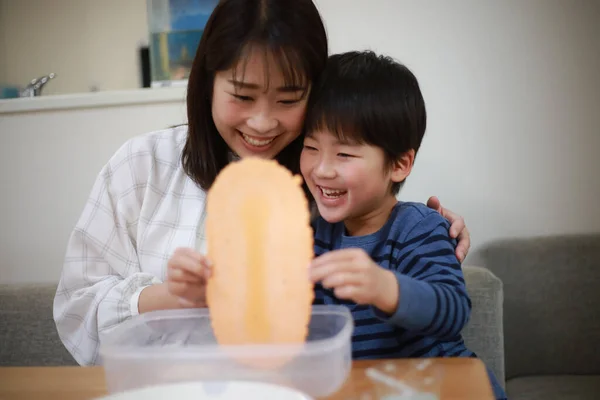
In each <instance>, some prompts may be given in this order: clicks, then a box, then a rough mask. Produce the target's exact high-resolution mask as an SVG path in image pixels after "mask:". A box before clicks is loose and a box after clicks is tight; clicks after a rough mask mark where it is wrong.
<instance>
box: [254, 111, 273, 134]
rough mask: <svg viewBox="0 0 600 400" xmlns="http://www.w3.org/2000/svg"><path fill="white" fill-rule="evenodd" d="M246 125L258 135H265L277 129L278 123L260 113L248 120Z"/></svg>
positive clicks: (266, 114)
mask: <svg viewBox="0 0 600 400" xmlns="http://www.w3.org/2000/svg"><path fill="white" fill-rule="evenodd" d="M247 124H248V126H249V127H250V128H251V129H252V130H254V131H256V132H258V133H267V132H269V131H272V130H273V129H275V128H277V125H278V121H277V119H276V118H274V117H272V116H271V115H269V114H268V113H265V112H261V113H258V114H256V115H253V116H252V117H250V118H248V121H247Z"/></svg>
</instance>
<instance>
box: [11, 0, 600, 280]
mask: <svg viewBox="0 0 600 400" xmlns="http://www.w3.org/2000/svg"><path fill="white" fill-rule="evenodd" d="M318 5H319V7H320V9H321V11H322V13H323V16H324V18H325V21H326V24H327V28H328V31H329V34H330V40H331V47H332V51H333V52H339V51H344V50H349V49H353V48H372V49H375V50H377V51H381V52H385V53H389V54H390V55H392V56H394V57H397V58H398V59H400V60H402V61H404V62H405V63H406V64H408V66H409V67H410V68H412V70H413V71H414V72H415V74H416V75H417V77H418V78H419V80H420V82H421V84H422V88H423V92H424V96H425V98H426V101H427V106H428V112H429V123H428V131H427V134H426V139H425V141H424V144H423V147H422V149H421V151H420V153H419V155H418V157H417V162H416V168H415V170H414V173H413V175H411V177H410V178H409V181H408V182H407V185H406V186H405V189H404V191H403V193H402V197H403V198H405V199H410V200H418V201H425V200H426V199H427V198H428V197H429V196H430V195H438V196H439V197H440V198H441V200H442V202H443V204H444V205H445V206H447V207H449V208H451V209H452V210H454V211H456V212H458V213H460V214H462V215H463V216H464V217H465V218H466V221H467V224H468V226H469V228H470V229H471V233H472V240H473V253H472V254H471V255H470V256H469V258H468V262H469V263H477V262H478V257H477V249H478V248H480V247H481V246H482V245H483V244H485V243H486V242H488V241H491V240H494V239H497V238H503V237H512V236H533V235H548V234H558V233H575V232H598V231H600V208H599V207H598V206H597V201H598V199H599V198H600V178H598V176H597V175H598V171H600V157H599V156H598V152H599V150H600V79H598V76H597V74H598V71H600V54H599V48H600V47H599V39H598V38H600V24H599V23H598V20H599V17H600V3H599V2H594V1H587V2H586V1H572V2H569V4H568V6H566V5H565V3H564V2H562V1H560V0H528V1H526V2H525V1H523V2H522V1H520V0H512V1H505V2H499V1H486V2H480V1H475V0H471V1H469V0H462V1H454V2H452V4H449V3H447V2H446V1H444V0H439V1H433V0H432V1H429V2H420V1H419V2H417V1H411V2H409V1H399V0H389V1H383V0H379V1H375V0H372V1H369V2H365V1H363V0H318ZM183 114H184V113H183V107H182V105H180V104H176V103H169V104H165V105H151V106H149V105H144V106H129V107H123V108H121V107H114V108H103V109H80V110H75V111H71V112H67V111H53V112H41V113H35V114H33V115H31V116H27V117H24V118H22V117H20V116H18V115H13V116H6V115H1V114H0V185H1V186H0V187H2V194H3V198H2V202H1V207H0V226H1V229H0V255H1V258H0V282H4V281H55V280H56V279H58V276H59V273H60V269H61V265H62V257H63V255H64V248H65V244H66V240H67V237H68V235H69V233H70V229H71V228H72V226H73V225H74V223H75V221H76V219H77V217H78V216H79V213H80V212H81V210H82V208H83V204H84V201H85V198H86V197H87V195H88V192H89V189H90V188H91V185H92V182H93V180H94V177H95V176H96V174H97V173H98V171H99V169H100V167H101V166H102V164H104V162H106V160H107V158H108V157H109V156H110V155H111V154H112V152H113V151H114V150H116V148H117V147H118V146H119V145H120V144H121V143H122V142H123V141H125V140H126V139H127V138H129V137H131V136H133V135H135V134H137V133H141V132H143V131H147V130H151V129H160V128H162V127H164V126H167V125H170V124H175V123H178V122H181V121H182V120H183V119H184V115H183Z"/></svg>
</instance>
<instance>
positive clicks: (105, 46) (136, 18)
mask: <svg viewBox="0 0 600 400" xmlns="http://www.w3.org/2000/svg"><path fill="white" fill-rule="evenodd" d="M146 15H147V13H146V1H145V0H127V1H123V0H101V1H98V0H51V1H48V0H0V41H4V48H2V45H1V44H0V60H2V61H1V62H2V63H3V64H4V70H2V66H0V83H7V84H8V83H9V84H12V85H19V86H24V85H27V83H28V82H29V81H31V79H33V78H37V77H40V76H43V75H47V74H48V73H50V72H54V73H56V74H57V76H56V78H55V79H54V80H53V81H51V82H50V83H48V84H47V85H46V86H45V87H44V89H43V93H44V94H57V93H78V92H89V91H90V90H91V88H92V87H96V89H97V90H124V89H134V88H138V87H141V73H140V71H141V70H140V64H139V58H138V47H139V45H140V44H142V43H143V44H145V45H147V44H148V24H147V18H146Z"/></svg>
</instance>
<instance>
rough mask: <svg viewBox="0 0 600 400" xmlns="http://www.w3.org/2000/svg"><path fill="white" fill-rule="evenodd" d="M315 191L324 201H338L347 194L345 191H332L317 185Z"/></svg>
mask: <svg viewBox="0 0 600 400" xmlns="http://www.w3.org/2000/svg"><path fill="white" fill-rule="evenodd" d="M317 189H319V192H321V195H322V196H323V197H324V198H326V199H339V198H340V197H342V196H343V195H345V194H346V193H347V192H348V191H347V190H342V189H332V188H327V187H324V186H319V185H317Z"/></svg>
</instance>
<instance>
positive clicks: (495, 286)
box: [462, 266, 504, 384]
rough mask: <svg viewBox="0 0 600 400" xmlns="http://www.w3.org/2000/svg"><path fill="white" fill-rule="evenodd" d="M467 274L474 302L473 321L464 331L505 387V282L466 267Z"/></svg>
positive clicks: (466, 341) (468, 288) (464, 336)
mask: <svg viewBox="0 0 600 400" xmlns="http://www.w3.org/2000/svg"><path fill="white" fill-rule="evenodd" d="M463 274H464V277H465V283H466V285H467V292H468V293H469V297H470V298H471V303H472V309H471V318H470V319H469V321H468V322H467V325H466V326H465V328H464V329H463V332H462V335H463V338H464V340H465V344H466V345H467V348H468V349H470V350H472V351H474V352H475V354H477V356H478V357H479V358H480V359H481V360H482V361H483V362H484V363H485V364H486V366H487V367H488V368H489V369H490V370H491V371H492V372H493V373H494V375H495V376H496V379H497V380H498V382H500V383H501V384H504V339H503V338H504V335H503V328H502V303H503V295H502V281H501V280H500V279H498V277H497V276H495V275H494V274H493V273H492V272H490V271H489V270H487V269H485V268H481V267H476V266H463Z"/></svg>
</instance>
